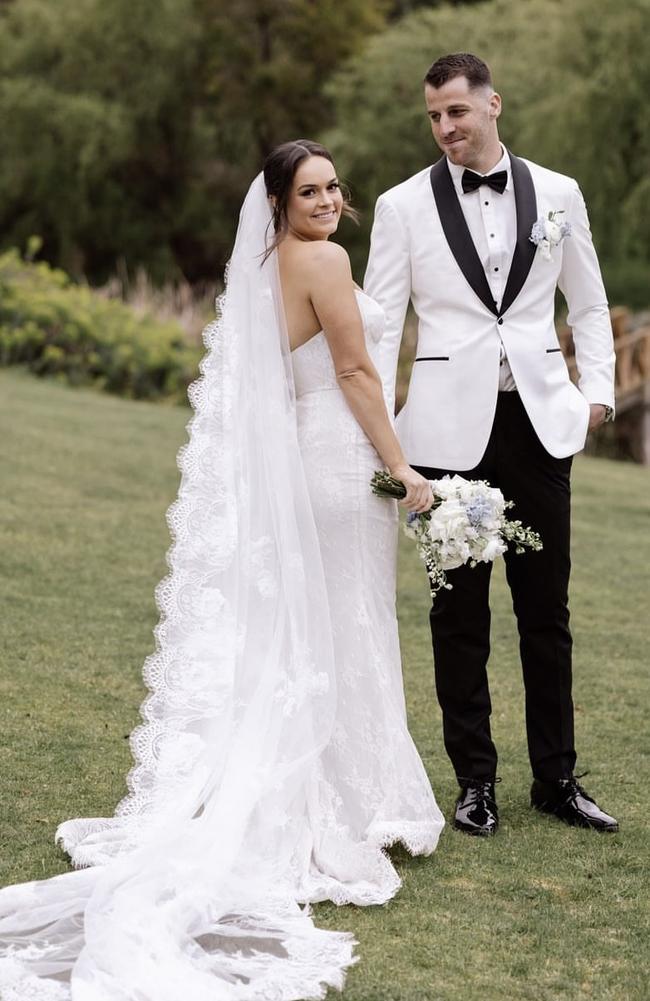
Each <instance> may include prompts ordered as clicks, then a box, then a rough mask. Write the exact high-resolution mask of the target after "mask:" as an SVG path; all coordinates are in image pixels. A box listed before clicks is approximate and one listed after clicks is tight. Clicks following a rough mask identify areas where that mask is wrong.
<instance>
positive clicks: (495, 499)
mask: <svg viewBox="0 0 650 1001" xmlns="http://www.w3.org/2000/svg"><path fill="white" fill-rule="evenodd" d="M430 483H431V490H432V493H433V497H434V503H433V506H432V508H431V510H430V511H426V512H424V513H423V514H415V513H411V514H409V515H408V517H407V519H406V524H405V526H404V532H405V534H406V535H408V536H409V538H411V539H413V540H415V543H416V546H417V550H418V553H419V555H420V557H421V559H422V560H423V562H424V563H425V565H426V568H427V573H428V575H429V582H430V586H431V596H432V597H435V595H436V594H437V592H438V591H439V590H440V589H441V588H450V587H451V584H449V582H448V581H447V576H446V575H447V571H448V570H454V569H455V568H456V567H459V566H462V565H463V564H467V565H469V566H472V567H475V566H476V565H477V563H491V562H492V561H493V560H495V559H497V557H499V556H502V555H503V553H505V551H506V549H507V548H508V545H509V544H514V547H515V552H517V553H523V551H524V547H528V548H530V549H532V550H533V551H536V550H539V549H541V548H542V542H541V539H540V537H539V535H538V534H537V532H534V531H533V530H532V529H530V528H525V527H524V526H523V525H522V523H521V522H520V521H511V520H509V519H508V518H507V516H506V509H507V508H509V507H512V502H511V501H506V500H505V498H504V496H503V494H502V493H501V491H500V490H498V489H497V488H496V487H491V486H490V484H489V483H486V482H485V481H483V480H465V479H463V477H462V476H458V474H456V475H454V476H443V477H442V478H441V479H439V480H431V481H430ZM370 485H371V488H372V490H373V492H374V493H375V494H377V496H378V497H394V498H397V499H398V500H399V499H401V498H403V497H404V496H405V494H406V488H405V486H404V484H403V483H402V482H401V481H399V480H396V479H395V478H394V477H392V476H391V475H390V473H387V472H385V471H379V472H377V473H375V475H374V476H373V478H372V481H371V484H370Z"/></svg>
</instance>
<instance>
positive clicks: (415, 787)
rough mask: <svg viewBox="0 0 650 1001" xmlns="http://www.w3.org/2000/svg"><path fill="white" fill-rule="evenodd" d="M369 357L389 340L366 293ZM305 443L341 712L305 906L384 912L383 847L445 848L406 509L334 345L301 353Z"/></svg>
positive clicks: (318, 340)
mask: <svg viewBox="0 0 650 1001" xmlns="http://www.w3.org/2000/svg"><path fill="white" fill-rule="evenodd" d="M356 296H357V303H358V306H359V310H360V313H361V317H362V319H363V324H364V330H365V333H366V342H367V345H368V348H369V353H370V355H371V357H372V356H373V354H374V352H375V349H376V345H377V343H378V342H379V340H380V338H381V335H382V333H383V330H384V322H385V321H384V313H383V310H382V308H381V306H379V304H378V303H377V302H375V301H374V300H373V299H371V298H370V297H369V296H367V295H366V294H365V293H364V292H362V291H361V290H357V293H356ZM292 363H293V373H294V380H295V387H296V398H297V417H298V437H299V442H300V450H301V453H302V458H303V464H304V468H305V473H306V476H307V484H308V488H309V494H310V497H311V504H312V508H313V511H314V518H315V522H316V529H317V533H318V539H319V543H320V551H321V557H322V561H323V567H324V570H325V579H326V582H327V593H328V598H329V608H330V617H331V623H332V634H333V640H334V657H335V664H336V676H337V690H338V702H337V707H336V715H335V722H334V728H333V733H332V738H331V740H330V742H329V744H328V745H327V747H326V748H325V750H324V752H323V754H322V756H321V759H320V762H319V766H318V772H319V775H318V778H317V780H316V782H317V794H318V796H319V798H320V801H321V803H322V804H323V805H322V814H321V817H322V819H321V826H320V840H321V845H322V848H321V851H320V852H319V860H320V863H321V865H320V867H319V871H313V869H312V873H311V879H310V884H311V885H309V892H308V893H307V894H305V899H312V900H313V899H323V898H324V897H327V898H330V899H332V900H335V901H336V902H337V903H347V902H353V903H356V904H376V903H381V902H383V901H385V900H387V899H388V898H389V897H391V896H392V895H393V894H394V893H395V891H396V890H397V889H398V887H399V877H398V876H397V873H396V872H395V869H394V868H393V866H392V865H391V863H390V860H389V859H388V857H387V856H386V854H385V853H384V852H382V851H378V850H377V849H379V848H380V847H381V846H385V845H389V844H392V843H394V842H396V841H401V842H402V843H403V844H404V845H405V846H406V847H407V848H408V850H409V851H410V852H411V853H412V854H414V855H415V854H429V853H430V852H432V851H433V849H434V848H435V846H436V843H437V840H438V836H439V833H440V830H441V828H442V824H443V820H442V816H441V814H440V812H439V810H438V808H437V806H436V803H435V800H434V797H433V793H432V791H431V786H430V784H429V781H428V779H427V776H426V773H425V771H424V767H423V765H422V762H421V760H420V756H419V754H418V752H417V750H416V748H415V745H414V744H413V740H412V738H411V736H410V734H409V731H408V728H407V722H406V709H405V704H404V687H403V682H402V671H401V660H400V649H399V636H398V632H397V618H396V613H395V581H396V571H397V568H396V558H397V531H396V529H397V509H396V506H395V504H394V502H392V501H387V500H384V499H381V498H378V497H376V496H375V495H374V494H373V493H372V492H371V491H370V489H369V483H370V480H371V478H372V475H373V473H374V472H375V471H376V470H377V469H381V468H383V467H382V462H381V459H380V458H379V456H378V455H377V452H376V451H375V449H374V448H373V446H372V445H371V443H370V442H369V440H368V438H367V437H366V435H365V434H364V432H363V431H362V430H361V428H360V427H359V424H358V423H357V421H356V420H355V418H354V417H353V415H352V413H351V411H350V409H349V407H348V405H347V403H346V401H345V398H344V396H343V393H342V391H341V390H340V388H339V386H338V383H337V379H336V374H335V370H334V364H333V361H332V356H331V354H330V351H329V348H328V346H327V342H326V340H325V336H324V335H323V333H319V334H317V335H316V336H315V337H312V338H311V340H309V341H307V343H306V344H303V345H301V346H300V347H299V348H297V349H296V350H295V351H294V352H293V354H292Z"/></svg>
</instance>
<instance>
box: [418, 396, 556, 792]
mask: <svg viewBox="0 0 650 1001" xmlns="http://www.w3.org/2000/svg"><path fill="white" fill-rule="evenodd" d="M415 468H417V469H418V470H419V472H421V473H422V474H423V475H425V476H427V477H428V478H430V479H435V478H438V477H440V476H443V475H444V474H445V473H448V472H453V471H452V470H446V469H434V468H429V467H424V466H417V467H415ZM455 472H459V473H460V475H462V476H464V477H466V478H467V479H480V480H488V481H489V482H490V484H491V485H492V486H495V487H499V488H500V489H501V491H502V492H503V494H504V496H505V498H506V499H507V500H512V501H514V502H515V507H514V508H513V509H512V510H511V511H510V512H509V513H510V517H512V518H517V519H519V520H521V521H522V522H523V524H524V525H526V526H530V527H531V528H533V529H535V530H536V531H537V532H539V533H540V535H541V537H542V543H543V547H544V548H543V549H542V550H541V551H540V552H531V551H529V550H526V552H525V553H523V554H519V555H518V554H516V553H515V552H514V551H509V552H508V553H507V554H506V555H505V564H506V577H507V580H508V585H509V587H510V592H511V594H512V604H513V608H514V612H515V615H516V618H517V626H518V630H519V638H520V645H519V646H520V654H521V665H522V669H523V677H524V687H525V692H526V730H527V735H528V752H529V756H530V762H531V765H532V770H533V774H534V775H535V777H536V778H539V779H545V780H552V779H558V778H566V777H568V776H569V775H571V774H572V772H573V767H574V765H575V759H576V755H575V749H574V735H573V702H572V699H571V633H570V632H569V609H568V585H569V572H570V567H571V562H570V548H569V542H570V503H571V487H570V475H571V457H569V458H566V459H554V458H553V457H552V456H551V455H549V453H548V452H547V451H546V449H545V448H544V447H543V445H542V444H541V442H540V441H539V438H538V437H537V435H536V434H535V431H534V430H533V426H532V424H531V423H530V420H529V418H528V415H527V414H526V411H525V409H524V406H523V404H522V402H521V399H520V397H519V394H518V393H516V392H511V393H499V397H498V402H497V408H496V414H495V418H494V425H493V427H492V432H491V434H490V440H489V442H488V445H487V448H486V450H485V454H484V456H483V458H482V459H481V461H480V462H479V464H478V465H477V466H476V467H475V468H474V469H468V470H465V471H461V470H456V471H455ZM491 569H492V565H491V564H490V563H480V564H479V565H478V566H476V567H475V568H474V569H472V568H470V567H468V566H463V567H459V568H458V569H457V570H452V571H450V572H449V574H448V579H449V582H450V583H451V584H452V585H453V588H452V590H450V591H447V590H442V591H439V592H438V594H437V596H436V599H435V602H434V604H433V607H432V609H431V616H430V619H431V635H432V639H433V655H434V663H435V678H436V691H437V694H438V701H439V703H440V708H441V709H442V718H443V733H444V740H445V747H446V749H447V753H448V755H449V757H450V759H451V762H452V764H453V766H454V770H455V772H456V775H457V776H458V778H459V780H463V779H492V778H494V776H495V773H496V767H497V751H496V748H495V746H494V743H493V741H492V737H491V734H490V711H491V703H490V691H489V687H488V677H487V662H488V657H489V653H490V606H489V587H490V573H491Z"/></svg>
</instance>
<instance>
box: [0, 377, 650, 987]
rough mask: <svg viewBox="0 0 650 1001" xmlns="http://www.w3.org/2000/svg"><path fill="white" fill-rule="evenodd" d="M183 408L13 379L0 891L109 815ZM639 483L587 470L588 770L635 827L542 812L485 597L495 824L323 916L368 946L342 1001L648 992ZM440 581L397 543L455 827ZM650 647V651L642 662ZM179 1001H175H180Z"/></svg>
mask: <svg viewBox="0 0 650 1001" xmlns="http://www.w3.org/2000/svg"><path fill="white" fill-rule="evenodd" d="M187 418H188V413H187V411H184V410H181V409H178V408H167V407H164V406H162V405H160V404H158V405H156V404H147V403H134V402H126V401H122V400H119V399H115V398H112V397H108V396H101V395H99V394H95V393H93V392H89V391H72V390H69V389H66V388H64V387H61V386H58V385H56V384H53V383H46V382H38V381H37V380H35V379H33V378H31V377H28V376H25V375H22V374H20V373H18V372H16V371H15V370H12V371H10V372H6V371H5V372H0V428H1V433H0V470H1V476H2V481H1V482H2V490H1V492H0V593H1V596H2V605H1V608H2V629H1V630H0V657H1V658H2V660H1V663H2V667H1V670H0V713H1V716H0V725H1V727H2V738H1V740H0V797H1V801H2V802H1V817H0V883H2V884H4V883H9V882H15V881H18V880H25V879H33V878H40V877H44V876H48V875H51V874H54V873H57V872H61V871H64V870H65V868H66V862H65V858H64V856H63V855H62V853H61V852H60V851H59V850H58V849H57V848H56V847H55V846H54V844H53V833H54V828H55V826H56V824H57V823H58V822H59V821H61V820H63V819H67V818H69V817H72V816H92V815H106V814H107V813H109V814H110V812H111V811H112V808H113V806H114V805H115V803H116V801H117V800H118V799H119V798H120V797H121V796H122V794H123V792H124V774H125V772H126V770H127V769H128V767H129V764H130V756H129V752H128V748H127V743H126V740H125V737H126V735H127V734H128V733H129V731H130V730H131V728H132V727H133V725H134V724H135V723H136V721H137V711H138V706H139V704H140V701H141V698H142V687H141V682H140V669H141V665H142V661H143V659H144V657H145V656H146V654H147V653H148V652H149V651H150V648H151V628H152V626H153V624H154V622H155V608H154V602H153V588H154V586H155V584H156V582H157V581H158V580H159V579H160V577H161V576H163V574H164V572H165V563H164V554H165V550H166V548H167V544H168V535H167V528H166V525H165V522H164V518H163V514H164V511H165V509H166V507H167V505H168V504H169V502H170V501H171V500H172V499H173V496H174V493H175V489H176V484H177V471H176V466H175V453H176V449H177V447H178V446H179V445H180V444H181V442H182V441H183V440H184V438H185V432H184V424H185V422H186V420H187ZM649 494H650V474H649V473H648V471H647V470H644V469H641V468H638V467H635V466H631V465H627V464H622V463H621V464H616V463H612V462H607V461H605V460H595V459H589V460H587V459H582V460H579V461H578V462H576V464H575V475H574V550H573V558H574V573H573V588H572V611H573V632H574V639H575V689H574V694H575V700H576V710H577V711H576V726H577V739H578V750H579V761H578V771H582V770H584V769H586V768H588V769H590V772H591V774H590V775H589V777H588V778H587V779H586V780H585V784H586V785H587V787H588V789H589V790H590V791H592V792H593V793H595V794H596V796H597V798H598V799H599V801H601V802H602V804H603V806H605V808H606V809H608V810H610V811H611V812H613V813H615V814H616V815H617V816H618V817H619V819H620V821H621V833H620V834H619V835H614V836H603V835H597V834H594V833H592V832H585V831H578V830H571V829H568V828H565V827H563V826H562V825H560V824H558V823H557V822H554V821H553V820H552V819H550V818H547V817H543V816H539V815H537V814H536V813H534V812H533V811H531V810H530V808H529V807H528V805H527V794H528V786H529V781H530V777H529V771H528V764H527V757H526V744H525V733H524V723H523V699H522V686H521V680H520V670H519V664H518V657H517V646H516V639H515V633H514V623H513V620H512V615H511V612H510V605H509V598H508V594H507V590H506V588H505V584H504V580H503V575H502V570H501V568H497V571H496V572H495V575H494V577H495V580H494V587H493V606H494V625H493V640H494V642H493V655H492V660H491V687H492V694H493V704H494V715H493V729H494V733H495V738H496V741H497V744H498V747H499V750H500V754H501V761H500V775H501V776H502V778H503V782H502V784H501V785H500V786H499V788H498V793H499V802H500V807H501V816H502V826H501V830H500V832H499V835H498V837H497V838H495V839H494V840H491V841H488V842H482V841H476V840H473V839H471V838H467V837H465V836H464V835H462V834H458V833H456V832H454V831H452V830H451V829H449V828H448V829H446V830H445V831H444V832H443V836H442V838H441V842H440V846H439V849H438V851H437V852H436V853H435V854H434V855H433V856H432V857H431V858H429V859H415V860H411V859H409V858H408V857H407V856H406V855H405V854H404V853H400V852H397V853H395V858H396V860H397V864H398V866H399V869H400V872H401V874H402V877H403V880H404V887H403V890H402V892H401V893H400V894H399V895H398V896H397V898H396V899H395V900H394V901H392V902H390V903H389V904H388V905H385V906H383V907H378V908H369V909H365V910H364V909H357V908H343V909H337V908H336V907H334V906H333V905H321V906H319V907H318V908H317V909H316V912H317V920H318V921H319V922H320V923H322V924H325V925H327V926H329V927H332V928H341V929H348V930H350V931H353V932H354V933H355V935H356V936H357V938H358V939H359V943H360V946H359V954H360V957H361V959H360V962H359V963H358V964H357V965H356V966H355V967H354V968H353V970H352V971H351V973H350V975H349V978H348V985H347V988H346V993H345V997H346V998H348V999H349V1001H466V999H480V1001H519V999H521V1001H524V999H526V1001H582V999H594V1001H645V999H646V998H647V997H648V995H649V993H650V991H649V990H648V986H647V978H648V969H647V964H646V959H645V956H646V944H647V931H648V903H649V901H648V879H647V872H646V870H647V842H646V840H645V839H646V835H645V833H644V828H645V821H646V819H647V817H648V816H649V815H650V795H649V793H648V779H647V758H645V759H644V756H643V755H644V752H645V751H647V723H646V713H645V711H644V705H643V696H644V694H646V692H647V687H646V669H647V659H648V658H647V635H648V633H647V619H648V582H647V566H648V561H649V558H650V545H649V532H648V528H649V524H650V519H649V517H648V514H649V505H648V496H649ZM427 609H428V604H427V587H426V580H425V578H424V574H423V571H422V570H421V568H420V566H419V565H418V563H417V559H416V557H415V554H414V552H413V551H412V549H411V548H410V547H409V546H408V543H406V544H404V545H403V547H402V552H401V566H400V626H401V634H402V641H403V648H404V662H405V675H406V687H407V696H408V703H409V715H410V720H411V725H412V730H413V733H414V736H415V739H416V741H417V744H418V746H419V748H420V750H421V753H422V755H423V758H424V761H425V764H426V766H427V768H428V771H429V774H430V776H431V780H432V783H433V785H434V788H435V790H436V794H437V796H438V799H439V802H440V803H441V806H442V807H443V809H444V811H445V813H446V814H447V815H449V813H450V811H451V808H452V805H453V799H454V795H455V785H454V782H453V778H452V774H451V770H450V767H449V764H448V762H447V759H446V756H445V753H444V749H443V747H442V742H441V737H440V720H439V712H438V708H437V704H436V701H435V696H434V692H433V681H432V665H431V652H430V644H429V635H428V620H427ZM644 655H645V656H644ZM179 1001H181V999H179Z"/></svg>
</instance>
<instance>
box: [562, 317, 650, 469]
mask: <svg viewBox="0 0 650 1001" xmlns="http://www.w3.org/2000/svg"><path fill="white" fill-rule="evenodd" d="M611 317H612V329H613V331H614V348H615V351H616V421H615V422H614V425H613V429H612V432H611V433H612V434H613V436H614V438H615V440H616V442H617V444H618V447H619V450H620V452H621V454H623V455H628V456H629V457H630V458H632V459H635V460H636V461H637V462H641V463H643V464H644V465H650V316H648V315H646V316H645V317H644V316H641V317H635V316H633V314H632V313H631V312H630V311H629V310H628V309H626V308H625V307H623V306H616V307H615V308H614V309H612V311H611ZM560 343H561V345H562V350H563V352H564V357H565V358H566V361H567V365H568V367H569V373H570V375H571V378H572V379H573V381H574V382H577V381H578V371H577V366H576V360H575V351H574V347H573V339H572V337H571V331H570V330H569V328H568V327H565V328H564V330H562V331H561V333H560Z"/></svg>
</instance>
